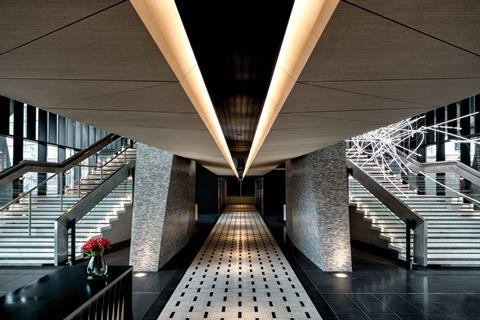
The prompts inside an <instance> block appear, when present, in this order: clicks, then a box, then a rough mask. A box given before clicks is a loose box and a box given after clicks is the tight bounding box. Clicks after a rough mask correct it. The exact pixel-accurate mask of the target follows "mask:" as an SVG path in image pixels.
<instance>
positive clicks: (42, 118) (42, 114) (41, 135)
mask: <svg viewBox="0 0 480 320" xmlns="http://www.w3.org/2000/svg"><path fill="white" fill-rule="evenodd" d="M47 117H48V113H47V111H45V110H41V109H39V110H38V141H44V142H47Z"/></svg>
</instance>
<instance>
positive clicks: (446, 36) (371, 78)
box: [250, 0, 480, 175]
mask: <svg viewBox="0 0 480 320" xmlns="http://www.w3.org/2000/svg"><path fill="white" fill-rule="evenodd" d="M357 5H358V6H361V7H358V6H357ZM478 21H480V1H474V0H460V1H446V0H441V1H438V0H427V1H409V0H395V1H383V0H361V1H360V0H355V1H352V3H347V2H345V1H341V2H340V3H339V5H338V6H337V8H336V10H335V12H334V13H333V16H332V18H331V19H330V22H329V23H328V25H327V27H326V29H325V31H324V33H323V34H322V36H321V38H320V40H319V41H318V43H317V46H316V48H315V50H314V51H313V53H312V55H311V56H310V58H309V61H308V62H307V64H306V66H305V68H304V69H303V72H302V74H301V75H300V77H299V79H298V81H297V83H296V84H295V86H294V88H293V90H292V92H291V93H290V96H289V97H288V98H287V101H286V103H285V105H284V106H283V108H282V110H281V112H280V114H279V115H278V117H277V120H276V122H275V124H274V125H273V127H272V129H271V131H270V133H269V135H268V137H267V139H266V140H265V143H264V144H263V146H262V148H261V149H260V152H259V153H258V155H257V157H256V159H255V161H254V162H253V166H252V169H251V170H250V174H251V175H261V174H264V173H265V172H266V170H264V169H263V168H262V167H264V166H268V165H272V164H278V163H280V162H281V160H285V159H290V158H293V157H297V156H300V155H303V154H307V153H310V152H312V151H315V150H317V149H321V148H323V147H326V146H329V145H332V144H335V143H338V142H340V141H342V140H344V139H348V138H350V137H352V136H355V135H358V134H360V133H364V132H367V131H369V130H372V129H375V128H379V127H382V126H384V125H387V124H390V123H393V122H395V121H398V120H401V119H405V118H407V117H410V116H413V115H416V114H419V113H422V112H425V111H428V110H432V109H434V108H436V107H439V106H443V105H446V104H448V103H451V102H455V101H459V100H461V99H463V98H466V97H469V96H472V95H475V94H478V93H480V56H479V55H480V37H478V34H480V24H479V23H478ZM256 168H258V169H256Z"/></svg>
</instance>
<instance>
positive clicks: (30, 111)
mask: <svg viewBox="0 0 480 320" xmlns="http://www.w3.org/2000/svg"><path fill="white" fill-rule="evenodd" d="M36 121H37V111H36V109H35V107H32V106H27V132H26V135H25V136H26V138H27V139H30V140H35V139H36V137H35V134H36V129H37V128H36Z"/></svg>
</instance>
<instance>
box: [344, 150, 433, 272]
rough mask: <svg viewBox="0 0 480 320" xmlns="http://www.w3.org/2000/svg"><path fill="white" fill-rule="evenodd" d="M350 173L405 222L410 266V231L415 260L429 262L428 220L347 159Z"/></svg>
mask: <svg viewBox="0 0 480 320" xmlns="http://www.w3.org/2000/svg"><path fill="white" fill-rule="evenodd" d="M346 163H347V168H348V171H349V174H351V175H352V176H353V177H354V178H355V179H356V180H357V181H358V182H359V183H360V184H361V185H362V186H363V187H365V189H367V190H368V191H369V192H370V193H371V194H372V195H373V196H375V197H376V198H377V199H378V200H379V201H380V202H381V203H382V204H383V205H385V206H386V207H387V208H388V209H390V210H391V211H392V212H393V213H394V214H395V215H396V216H397V217H398V218H399V219H400V220H402V221H403V222H405V225H406V228H405V233H406V238H405V239H406V258H407V259H406V260H407V264H408V265H409V268H411V267H412V258H411V253H410V251H411V243H410V232H411V230H413V232H414V240H413V242H414V243H413V262H415V263H416V264H417V265H420V266H427V264H428V257H427V253H428V252H427V251H428V238H427V222H426V221H425V220H424V219H423V218H422V217H421V216H419V215H418V214H417V213H416V212H415V210H414V209H412V208H410V207H409V206H408V205H407V204H405V203H404V202H403V201H402V200H400V199H398V198H397V197H396V196H395V195H394V194H392V193H391V192H390V191H389V190H387V189H386V188H385V187H384V186H383V185H382V184H380V183H379V182H378V181H376V180H375V179H374V178H372V177H371V176H370V175H369V174H368V173H367V172H366V171H365V170H363V169H362V168H361V167H360V166H359V165H357V164H356V163H355V162H354V161H352V160H350V159H348V158H347V160H346Z"/></svg>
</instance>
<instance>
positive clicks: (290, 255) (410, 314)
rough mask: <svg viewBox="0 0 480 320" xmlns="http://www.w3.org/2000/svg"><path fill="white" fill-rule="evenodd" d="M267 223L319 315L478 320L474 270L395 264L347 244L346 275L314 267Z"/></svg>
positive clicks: (359, 319)
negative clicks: (349, 253) (349, 256)
mask: <svg viewBox="0 0 480 320" xmlns="http://www.w3.org/2000/svg"><path fill="white" fill-rule="evenodd" d="M269 227H270V229H271V231H272V233H273V234H274V236H275V238H276V240H277V242H279V244H280V243H282V244H281V248H282V250H283V251H284V253H285V255H286V256H287V259H288V261H289V262H290V264H291V265H292V268H293V270H294V271H295V273H296V274H297V276H298V277H299V279H300V282H301V283H302V285H303V286H304V287H305V289H306V291H307V293H308V294H309V296H310V298H311V299H312V301H313V303H314V304H315V306H316V307H317V309H318V310H319V312H320V315H321V316H322V318H323V319H325V320H327V319H341V320H344V319H345V320H347V319H355V320H364V319H371V320H400V319H404V320H418V319H422V320H423V319H429V320H450V319H452V320H453V319H456V320H467V319H468V320H473V319H476V320H479V319H480V270H479V269H453V268H450V269H432V268H421V269H417V270H414V271H411V272H409V271H407V270H405V269H404V268H403V267H401V266H400V265H398V264H396V263H394V262H392V261H389V260H386V259H384V258H381V257H379V256H376V255H373V254H370V253H368V252H365V251H361V250H359V249H355V248H353V249H352V260H353V272H351V273H348V274H347V277H346V278H338V277H337V276H336V274H335V273H329V272H322V271H320V270H319V269H318V268H317V267H316V266H315V265H314V264H313V263H312V262H311V261H310V260H308V259H307V258H305V256H304V255H302V254H301V253H300V252H299V251H298V250H296V249H295V248H294V247H292V246H291V245H290V244H288V243H284V234H283V226H282V225H281V224H280V223H278V222H270V223H269Z"/></svg>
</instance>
